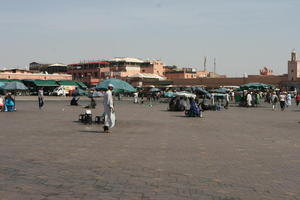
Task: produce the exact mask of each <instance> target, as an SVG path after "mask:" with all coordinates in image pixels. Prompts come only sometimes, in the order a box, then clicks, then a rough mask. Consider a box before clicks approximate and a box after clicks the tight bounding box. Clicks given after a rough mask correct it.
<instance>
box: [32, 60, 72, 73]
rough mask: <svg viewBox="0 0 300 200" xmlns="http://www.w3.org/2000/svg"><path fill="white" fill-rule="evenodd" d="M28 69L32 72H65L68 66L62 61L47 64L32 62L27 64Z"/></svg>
mask: <svg viewBox="0 0 300 200" xmlns="http://www.w3.org/2000/svg"><path fill="white" fill-rule="evenodd" d="M29 70H30V71H33V72H47V73H48V74H54V73H67V71H68V66H67V65H65V64H62V63H51V64H49V63H37V62H32V63H30V64H29Z"/></svg>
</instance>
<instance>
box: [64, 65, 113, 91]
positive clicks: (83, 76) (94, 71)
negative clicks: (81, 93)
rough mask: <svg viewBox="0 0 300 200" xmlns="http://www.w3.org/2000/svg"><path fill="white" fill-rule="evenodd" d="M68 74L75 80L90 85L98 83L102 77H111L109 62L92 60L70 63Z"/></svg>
mask: <svg viewBox="0 0 300 200" xmlns="http://www.w3.org/2000/svg"><path fill="white" fill-rule="evenodd" d="M68 74H71V75H72V78H73V80H76V81H82V82H84V83H86V84H87V85H89V86H94V85H97V83H99V82H100V80H101V79H105V78H106V77H110V69H109V62H106V61H92V62H80V63H73V64H69V65H68Z"/></svg>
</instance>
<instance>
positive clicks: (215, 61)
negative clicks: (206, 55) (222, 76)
mask: <svg viewBox="0 0 300 200" xmlns="http://www.w3.org/2000/svg"><path fill="white" fill-rule="evenodd" d="M214 73H215V74H216V73H217V59H216V58H214Z"/></svg>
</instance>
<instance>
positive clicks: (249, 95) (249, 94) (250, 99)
mask: <svg viewBox="0 0 300 200" xmlns="http://www.w3.org/2000/svg"><path fill="white" fill-rule="evenodd" d="M251 102H252V93H250V92H249V93H248V94H247V106H248V107H250V106H252V103H251Z"/></svg>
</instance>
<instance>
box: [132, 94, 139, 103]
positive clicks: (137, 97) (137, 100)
mask: <svg viewBox="0 0 300 200" xmlns="http://www.w3.org/2000/svg"><path fill="white" fill-rule="evenodd" d="M133 103H139V93H138V92H135V93H133Z"/></svg>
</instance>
